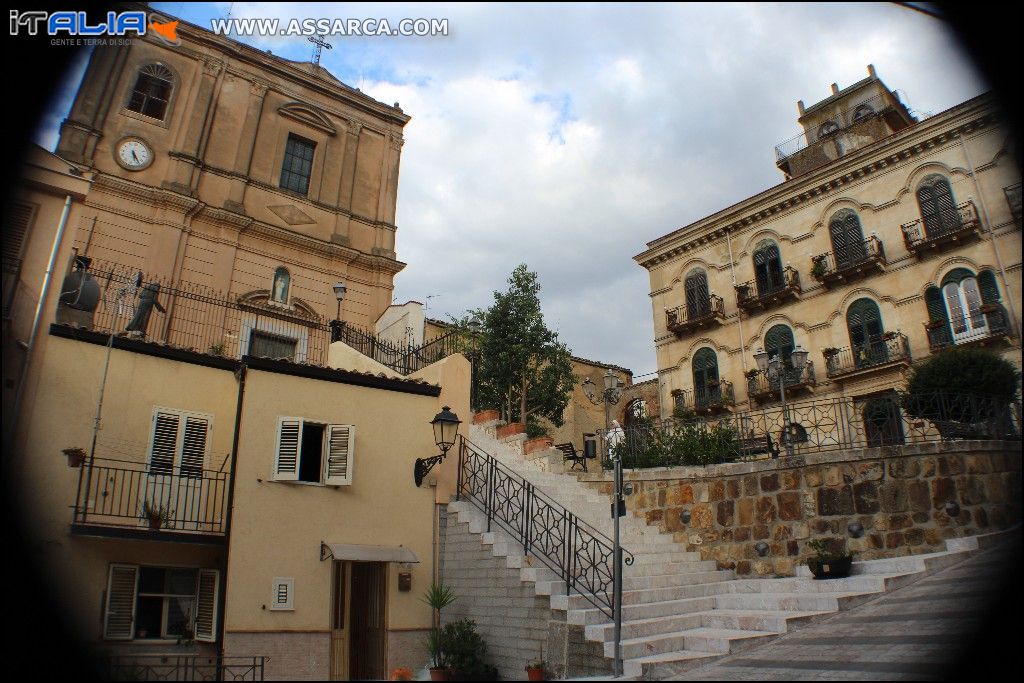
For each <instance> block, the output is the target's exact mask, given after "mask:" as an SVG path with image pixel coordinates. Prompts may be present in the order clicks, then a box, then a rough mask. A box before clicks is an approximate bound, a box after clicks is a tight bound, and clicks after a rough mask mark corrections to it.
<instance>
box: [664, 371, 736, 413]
mask: <svg viewBox="0 0 1024 683" xmlns="http://www.w3.org/2000/svg"><path fill="white" fill-rule="evenodd" d="M675 405H676V407H677V408H681V409H683V410H692V411H693V412H696V413H708V412H715V411H716V410H725V409H726V408H728V407H729V406H733V405H736V394H735V392H734V391H733V387H732V382H730V381H728V380H724V379H723V380H719V381H718V383H716V384H713V385H708V386H706V387H701V388H695V389H690V390H687V389H683V390H681V391H680V392H679V393H678V394H676V396H675Z"/></svg>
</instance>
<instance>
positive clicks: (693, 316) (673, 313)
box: [665, 294, 725, 335]
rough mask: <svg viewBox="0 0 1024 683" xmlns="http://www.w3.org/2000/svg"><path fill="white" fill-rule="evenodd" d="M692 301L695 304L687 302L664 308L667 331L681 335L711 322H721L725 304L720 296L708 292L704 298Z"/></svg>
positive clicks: (723, 316)
mask: <svg viewBox="0 0 1024 683" xmlns="http://www.w3.org/2000/svg"><path fill="white" fill-rule="evenodd" d="M694 303H695V304H696V305H690V304H689V303H687V304H684V305H682V306H676V307H675V308H668V309H665V322H666V326H667V327H668V331H669V332H674V333H675V334H677V335H681V334H685V333H686V332H689V331H690V330H694V329H697V328H698V327H703V326H704V325H707V324H710V323H713V322H721V321H722V320H723V319H724V318H725V304H724V303H723V302H722V297H720V296H718V295H716V294H708V295H706V298H704V299H702V300H701V301H699V302H694Z"/></svg>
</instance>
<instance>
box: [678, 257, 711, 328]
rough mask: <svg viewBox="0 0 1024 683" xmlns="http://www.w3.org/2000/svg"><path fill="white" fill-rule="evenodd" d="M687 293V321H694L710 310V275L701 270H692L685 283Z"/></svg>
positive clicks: (684, 287)
mask: <svg viewBox="0 0 1024 683" xmlns="http://www.w3.org/2000/svg"><path fill="white" fill-rule="evenodd" d="M683 290H684V292H685V293H686V319H687V320H694V319H696V318H699V317H701V316H702V315H704V314H706V313H707V312H708V311H709V310H710V306H711V301H710V299H709V296H708V295H709V292H708V275H707V273H705V272H704V271H703V269H701V268H694V269H693V270H691V271H690V272H689V273H688V274H687V276H686V279H685V280H684V281H683Z"/></svg>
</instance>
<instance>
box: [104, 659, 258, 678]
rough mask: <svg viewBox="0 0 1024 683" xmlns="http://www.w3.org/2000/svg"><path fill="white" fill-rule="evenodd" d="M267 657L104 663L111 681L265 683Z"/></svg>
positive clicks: (105, 670)
mask: <svg viewBox="0 0 1024 683" xmlns="http://www.w3.org/2000/svg"><path fill="white" fill-rule="evenodd" d="M265 659H266V658H265V657H225V656H222V655H122V656H112V657H107V658H106V659H104V660H103V661H102V662H101V665H100V666H101V670H100V674H101V675H102V678H103V680H108V681H262V680H263V671H264V664H265Z"/></svg>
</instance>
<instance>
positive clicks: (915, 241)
mask: <svg viewBox="0 0 1024 683" xmlns="http://www.w3.org/2000/svg"><path fill="white" fill-rule="evenodd" d="M980 228H981V221H979V220H978V210H977V209H976V208H974V202H972V201H966V202H964V203H963V204H961V205H959V206H956V207H953V208H950V209H946V210H943V211H939V212H936V213H932V214H928V215H927V216H923V217H921V218H918V219H917V220H916V221H911V222H909V223H904V224H903V225H901V226H900V229H901V230H902V231H903V242H904V243H905V244H906V245H907V250H908V251H911V252H918V251H920V250H922V249H927V248H929V247H934V246H938V245H940V244H943V243H946V242H954V241H958V240H962V239H967V238H969V237H971V236H975V235H977V233H978V230H979V229H980Z"/></svg>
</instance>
